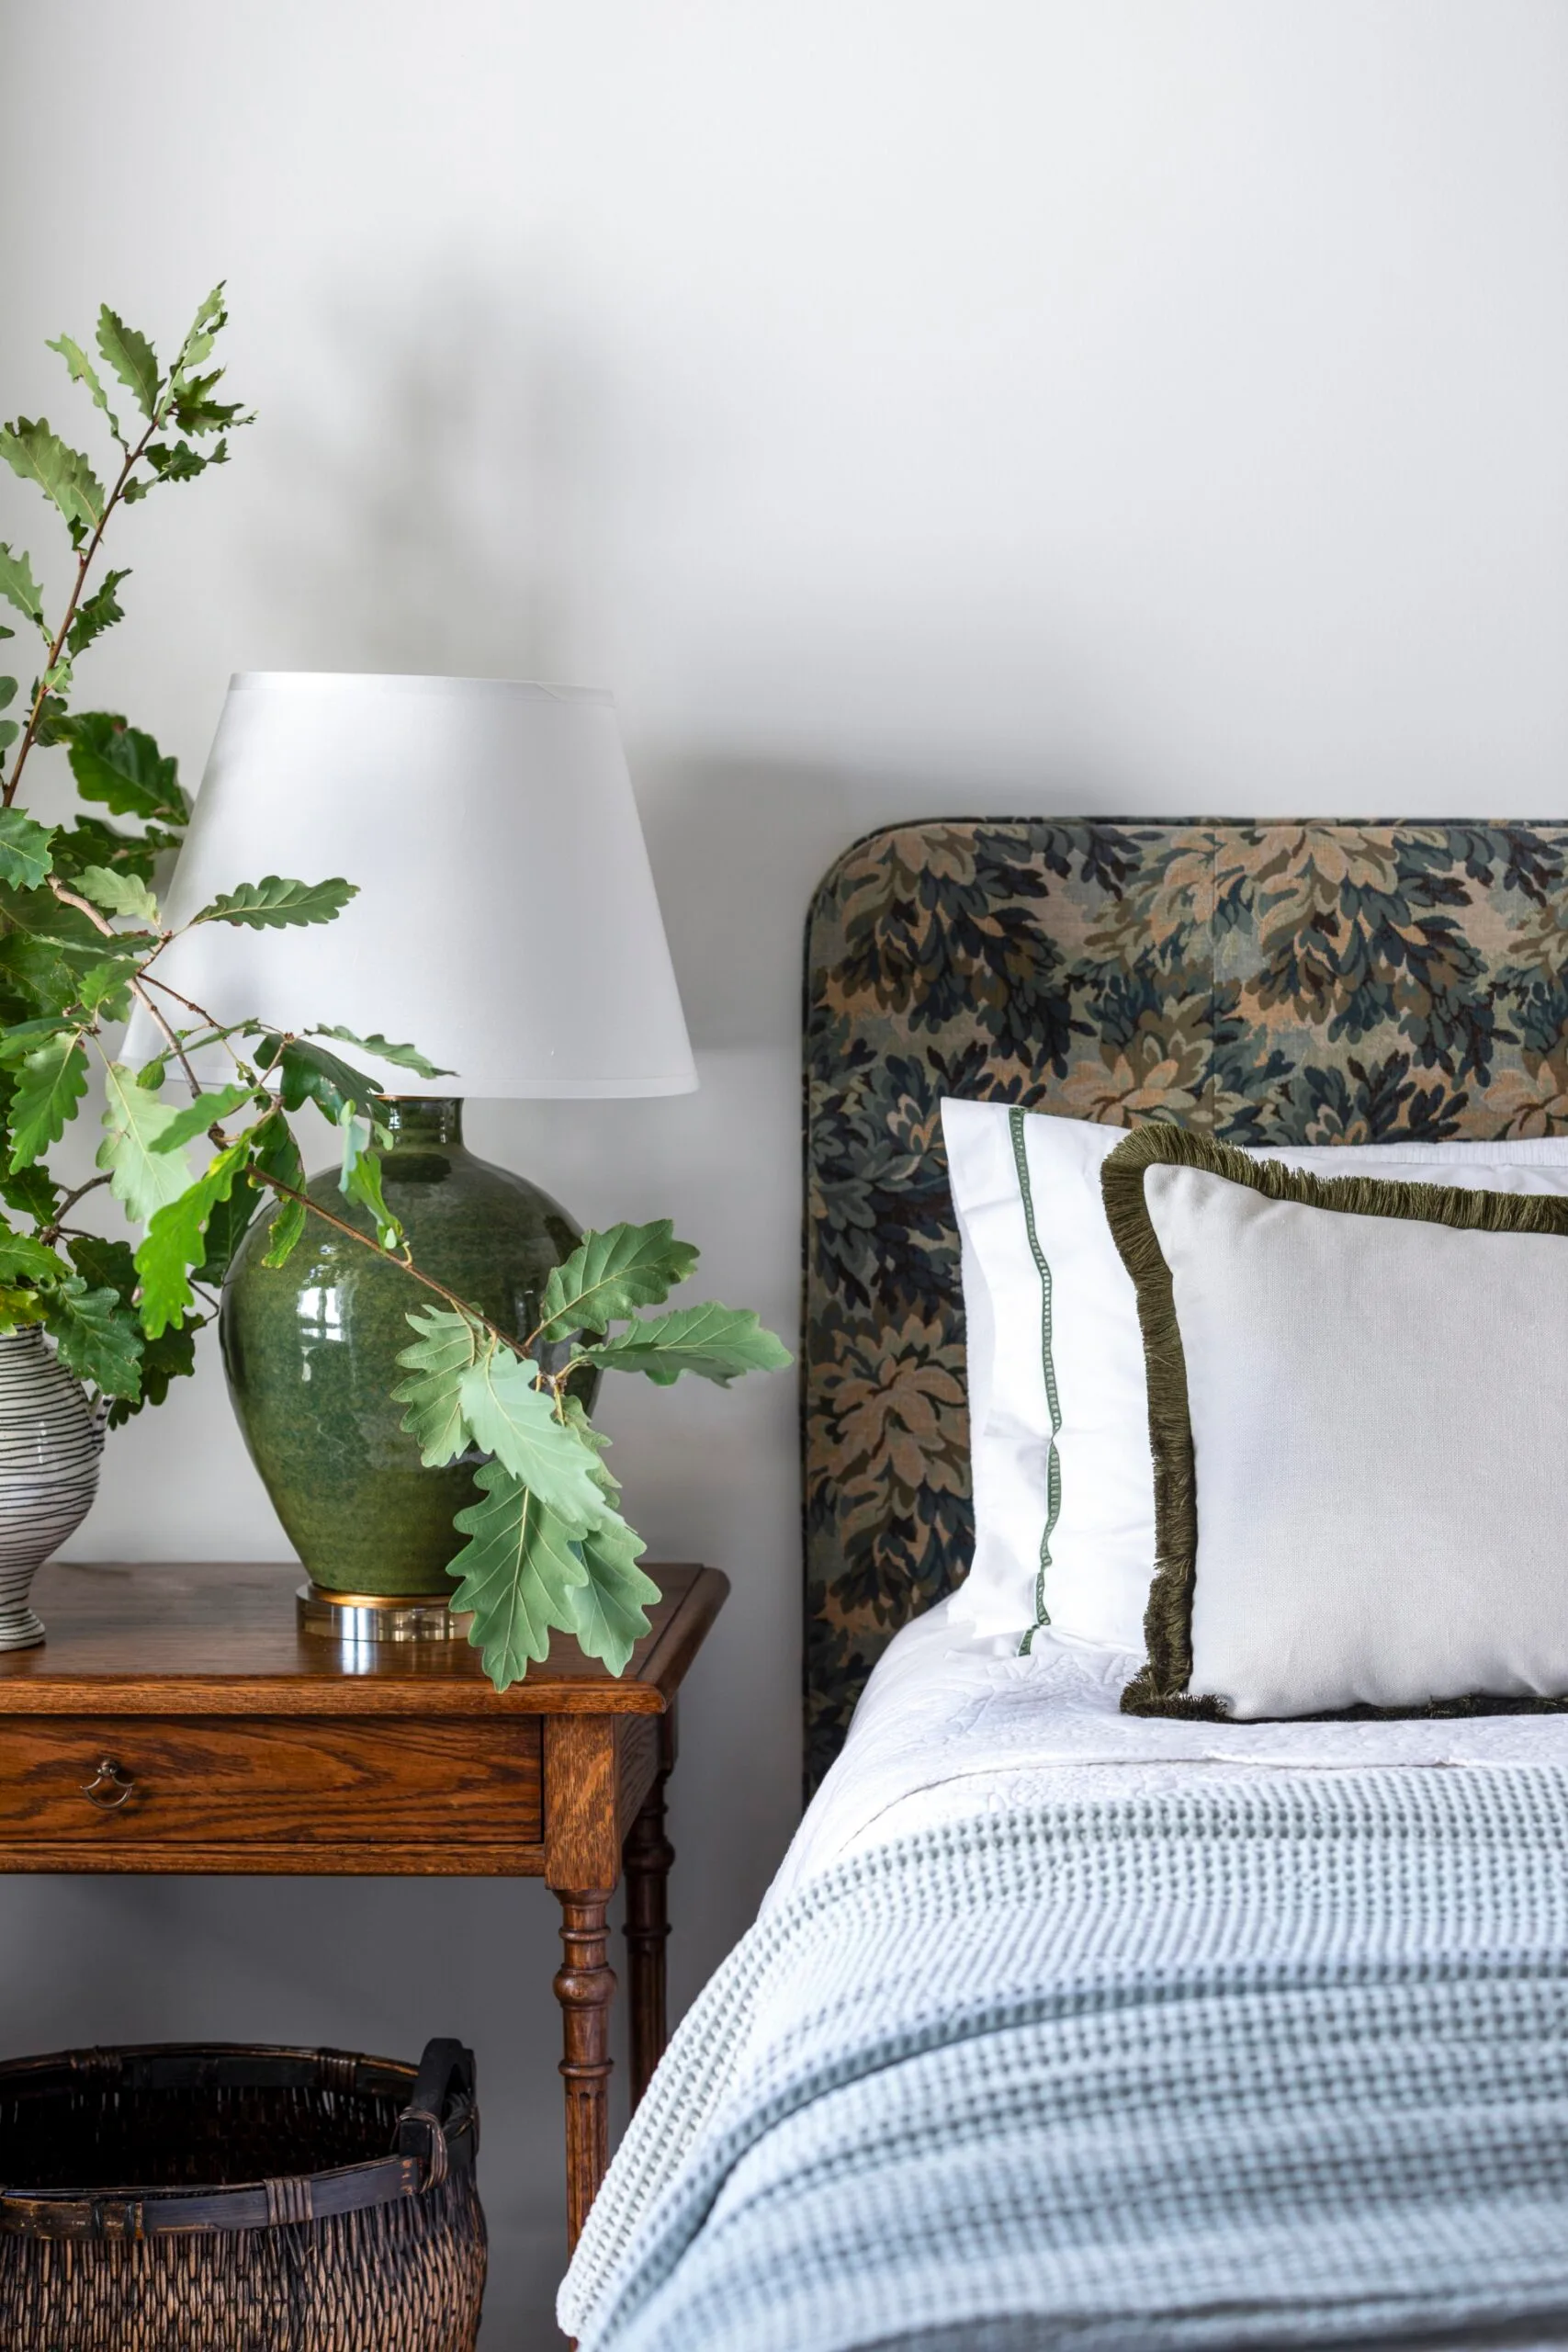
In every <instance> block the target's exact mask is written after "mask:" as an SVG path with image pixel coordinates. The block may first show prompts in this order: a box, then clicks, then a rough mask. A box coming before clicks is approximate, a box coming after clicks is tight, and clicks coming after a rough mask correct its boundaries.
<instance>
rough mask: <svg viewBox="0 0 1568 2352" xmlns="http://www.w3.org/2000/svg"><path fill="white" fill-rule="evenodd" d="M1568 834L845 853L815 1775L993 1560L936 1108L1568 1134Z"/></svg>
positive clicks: (1392, 1130)
mask: <svg viewBox="0 0 1568 2352" xmlns="http://www.w3.org/2000/svg"><path fill="white" fill-rule="evenodd" d="M1565 876H1568V825H1511V824H1420V823H1401V824H1381V823H1367V824H1362V823H1355V822H1344V823H1327V822H1321V823H1319V822H1314V823H1302V824H1279V823H1269V824H1248V823H1246V822H1243V821H1232V820H1184V821H1182V822H1179V823H1170V822H1164V823H1157V824H1156V823H1147V824H1145V823H1141V822H1138V821H1137V820H1102V819H1095V820H1083V821H1074V820H1067V819H1060V818H1031V819H1017V818H998V819H995V820H972V819H964V820H958V821H953V822H947V823H921V824H918V825H906V826H896V827H891V828H889V829H888V830H887V831H883V832H878V833H874V834H872V835H871V836H870V837H869V838H868V839H867V840H865V841H863V842H857V843H856V844H855V846H854V847H853V848H852V849H851V850H849V851H847V852H846V853H845V854H844V855H843V856H842V857H841V858H840V860H839V862H838V863H837V865H834V867H833V868H832V870H831V872H830V873H829V875H828V876H827V877H826V879H825V880H824V881H823V883H822V885H821V888H819V889H818V893H817V896H816V898H815V899H814V900H813V902H812V907H811V912H810V917H809V920H808V922H807V956H806V1079H807V1103H806V1334H805V1346H804V1350H803V1355H802V1376H803V1390H802V1435H803V1445H804V1453H805V1476H806V1489H805V1491H806V1547H807V1601H806V1698H807V1749H808V1764H807V1778H808V1781H811V1782H815V1781H816V1780H817V1779H818V1778H819V1777H820V1774H821V1772H822V1771H823V1770H825V1769H826V1767H827V1765H828V1764H829V1762H830V1761H831V1759H832V1758H833V1756H834V1755H835V1754H836V1753H837V1751H838V1747H839V1745H840V1741H841V1740H842V1737H843V1734H844V1730H845V1727H846V1725H847V1724H848V1722H849V1718H850V1714H851V1712H852V1709H853V1706H854V1702H855V1700H856V1698H857V1696H858V1694H859V1692H860V1690H861V1687H862V1685H863V1682H864V1679H865V1677H866V1674H867V1673H868V1671H869V1670H870V1668H871V1666H872V1665H873V1663H874V1660H875V1658H876V1656H877V1653H878V1652H879V1650H880V1649H881V1648H882V1647H883V1645H884V1644H885V1643H886V1641H887V1639H888V1637H889V1635H890V1634H893V1633H894V1632H895V1631H896V1629H897V1627H898V1626H899V1625H901V1624H902V1623H904V1622H905V1620H906V1619H907V1618H908V1617H911V1616H913V1615H915V1614H916V1613H917V1612H918V1611H919V1610H921V1609H924V1608H927V1607H929V1606H930V1605H931V1602H932V1601H934V1600H937V1599H939V1598H940V1596H941V1595H942V1594H943V1593H945V1592H947V1591H949V1590H951V1589H952V1588H953V1585H954V1584H956V1583H957V1582H958V1581H959V1579H960V1578H961V1577H962V1576H963V1574H964V1567H965V1566H966V1564H967V1560H968V1555H969V1547H970V1543H971V1534H972V1521H971V1514H970V1505H969V1474H968V1446H967V1430H966V1425H965V1406H964V1324H963V1306H962V1301H961V1298H960V1295H959V1283H958V1248H957V1238H956V1235H955V1232H954V1228H953V1204H952V1201H951V1198H950V1196H949V1193H948V1184H947V1173H946V1166H945V1162H944V1159H943V1156H942V1130H941V1125H940V1121H939V1117H938V1112H937V1104H938V1102H939V1100H940V1098H941V1097H942V1095H943V1094H969V1095H985V1096H989V1097H991V1098H993V1099H995V1100H997V1101H1000V1102H1008V1103H1027V1104H1031V1105H1033V1106H1035V1107H1037V1108H1041V1109H1046V1110H1055V1111H1060V1112H1064V1113H1067V1114H1071V1115H1072V1116H1074V1117H1077V1118H1089V1119H1103V1120H1106V1121H1109V1122H1110V1123H1111V1124H1112V1125H1133V1124H1135V1122H1136V1121H1137V1120H1139V1119H1140V1118H1145V1117H1157V1118H1167V1119H1175V1120H1178V1121H1179V1122H1180V1123H1181V1124H1182V1125H1187V1126H1198V1127H1205V1128H1210V1129H1213V1130H1214V1131H1215V1132H1217V1133H1218V1134H1219V1135H1221V1136H1224V1137H1226V1138H1228V1139H1230V1140H1232V1141H1234V1142H1238V1143H1265V1142H1292V1143H1317V1142H1330V1141H1334V1140H1336V1139H1342V1140H1344V1141H1346V1142H1359V1141H1370V1140H1371V1139H1372V1138H1373V1137H1378V1136H1393V1135H1408V1136H1425V1137H1430V1138H1436V1137H1438V1136H1478V1137H1484V1136H1502V1135H1542V1134H1547V1133H1554V1132H1558V1131H1561V1130H1562V1129H1564V1128H1568V886H1565Z"/></svg>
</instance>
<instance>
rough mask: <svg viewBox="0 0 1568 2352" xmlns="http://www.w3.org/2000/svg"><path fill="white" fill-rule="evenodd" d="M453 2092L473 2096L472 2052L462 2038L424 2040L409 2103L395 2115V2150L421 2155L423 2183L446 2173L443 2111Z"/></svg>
mask: <svg viewBox="0 0 1568 2352" xmlns="http://www.w3.org/2000/svg"><path fill="white" fill-rule="evenodd" d="M454 2095H457V2096H458V2097H460V2098H464V2099H465V2100H466V2101H467V2100H471V2099H472V2098H473V2096H474V2053H473V2052H472V2051H471V2050H468V2049H466V2048H465V2047H464V2045H463V2043H462V2042H460V2041H445V2040H441V2041H427V2042H426V2043H425V2045H424V2055H423V2058H422V2059H421V2060H420V2062H419V2073H418V2074H417V2075H415V2077H414V2086H413V2089H412V2093H411V2094H410V2098H409V2103H408V2105H407V2106H406V2107H405V2108H404V2109H403V2111H402V2113H401V2114H400V2116H399V2118H398V2132H397V2142H396V2145H397V2151H398V2154H399V2155H400V2156H423V2158H424V2164H425V2186H426V2188H434V2187H436V2186H437V2185H438V2184H439V2183H440V2182H441V2181H444V2180H445V2179H446V2173H447V2161H448V2160H447V2153H446V2117H447V2111H448V2109H449V2107H450V2105H451V2102H452V2099H453V2097H454Z"/></svg>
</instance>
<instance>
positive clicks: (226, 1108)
mask: <svg viewBox="0 0 1568 2352" xmlns="http://www.w3.org/2000/svg"><path fill="white" fill-rule="evenodd" d="M255 1098H256V1090H255V1088H254V1086H246V1085H244V1084H243V1082H238V1081H237V1082H236V1083H235V1084H234V1085H232V1086H220V1087H215V1088H214V1089H213V1091H212V1092H211V1093H210V1094H198V1095H197V1097H196V1099H195V1101H194V1102H190V1103H186V1105H185V1106H184V1108H183V1109H182V1110H179V1111H176V1112H175V1115H174V1117H173V1118H172V1119H171V1120H170V1122H169V1124H168V1125H167V1126H166V1127H164V1129H163V1130H162V1132H161V1133H160V1134H158V1135H157V1136H154V1137H153V1139H152V1148H153V1150H154V1151H178V1150H179V1149H180V1148H181V1146H182V1145H183V1144H187V1143H194V1142H195V1140H196V1138H197V1136H200V1135H205V1134H206V1133H207V1130H208V1128H209V1127H212V1126H216V1125H218V1122H219V1121H220V1119H226V1118H228V1117H229V1115H230V1114H231V1112H234V1111H238V1110H239V1109H241V1108H242V1106H243V1104H244V1103H254V1101H255Z"/></svg>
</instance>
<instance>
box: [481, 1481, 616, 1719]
mask: <svg viewBox="0 0 1568 2352" xmlns="http://www.w3.org/2000/svg"><path fill="white" fill-rule="evenodd" d="M474 1478H475V1483H476V1484H477V1485H478V1486H479V1487H481V1488H482V1489H483V1491H484V1495H485V1500H484V1501H483V1502H482V1503H472V1504H470V1505H469V1507H468V1510H460V1511H459V1512H458V1513H457V1518H456V1520H455V1521H454V1522H453V1524H454V1525H455V1527H456V1528H457V1532H458V1534H459V1535H466V1536H467V1537H468V1543H467V1544H465V1545H464V1546H463V1549H462V1550H461V1551H460V1552H459V1553H458V1555H457V1558H456V1559H455V1560H453V1561H451V1562H450V1563H449V1564H448V1566H447V1571H446V1573H447V1574H448V1576H453V1577H457V1578H458V1579H459V1582H458V1586H457V1591H456V1592H455V1593H454V1594H453V1595H452V1606H453V1608H454V1609H457V1610H465V1609H471V1610H472V1611H473V1612H474V1622H473V1623H472V1625H471V1626H470V1627H469V1630H468V1639H469V1641H470V1642H472V1644H473V1645H474V1646H475V1648H476V1649H477V1650H478V1651H479V1655H480V1657H482V1658H483V1660H484V1667H485V1672H486V1673H487V1674H488V1675H489V1676H490V1679H491V1682H492V1683H493V1684H494V1685H495V1687H496V1689H497V1690H498V1691H504V1690H506V1689H508V1688H509V1686H510V1685H511V1684H512V1683H513V1682H520V1681H521V1680H522V1679H523V1676H524V1675H525V1672H526V1671H527V1668H528V1662H529V1660H530V1659H531V1658H542V1657H546V1656H547V1653H548V1650H549V1646H550V1628H551V1627H552V1626H554V1625H560V1626H563V1627H564V1625H565V1623H566V1609H567V1596H568V1594H569V1593H570V1592H571V1591H573V1590H574V1589H575V1588H576V1587H577V1586H578V1585H581V1584H585V1583H586V1582H587V1580H588V1571H587V1569H586V1568H585V1567H584V1566H583V1564H582V1561H581V1557H580V1556H579V1554H578V1551H577V1547H576V1544H575V1541H574V1537H575V1532H576V1531H575V1530H574V1529H573V1527H572V1525H571V1523H570V1521H568V1520H563V1519H562V1518H561V1517H560V1515H559V1514H558V1512H557V1511H554V1510H551V1509H550V1507H549V1505H548V1504H547V1503H546V1502H543V1501H541V1499H540V1498H539V1497H538V1496H537V1495H536V1494H534V1493H532V1492H531V1491H530V1489H529V1488H528V1487H525V1486H524V1485H523V1483H522V1481H521V1480H520V1479H517V1478H514V1477H513V1476H512V1474H511V1472H510V1471H508V1470H506V1469H504V1468H503V1467H502V1464H500V1463H499V1462H487V1463H485V1464H483V1466H482V1467H481V1468H480V1469H479V1470H476V1471H475V1473H474Z"/></svg>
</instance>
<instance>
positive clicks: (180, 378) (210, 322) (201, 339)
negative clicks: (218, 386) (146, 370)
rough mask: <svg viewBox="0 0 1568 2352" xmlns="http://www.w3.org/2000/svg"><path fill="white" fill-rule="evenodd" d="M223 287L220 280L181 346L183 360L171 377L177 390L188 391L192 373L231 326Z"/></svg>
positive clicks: (201, 308)
mask: <svg viewBox="0 0 1568 2352" xmlns="http://www.w3.org/2000/svg"><path fill="white" fill-rule="evenodd" d="M223 283H224V281H223V280H222V279H221V278H220V279H219V281H218V283H217V285H216V286H215V287H214V288H213V289H212V291H211V293H210V294H208V295H205V296H204V297H203V298H202V300H201V301H200V302H199V303H198V304H197V313H196V316H195V318H194V319H193V320H192V321H191V322H190V327H189V330H188V332H187V333H186V339H185V341H184V342H183V343H182V344H181V345H180V356H179V357H178V358H177V359H176V360H175V365H174V368H173V370H172V373H171V377H170V381H171V382H172V383H173V384H175V385H176V386H181V387H184V385H185V384H186V379H187V378H188V377H189V375H190V372H191V369H192V368H199V367H200V365H201V363H202V361H203V360H204V359H205V358H207V357H208V356H209V354H210V352H211V349H212V344H213V338H214V336H216V335H218V334H220V333H221V331H222V329H223V328H224V327H225V326H226V325H227V323H228V319H229V313H228V311H226V310H225V308H224V306H223ZM220 372H221V371H220Z"/></svg>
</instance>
